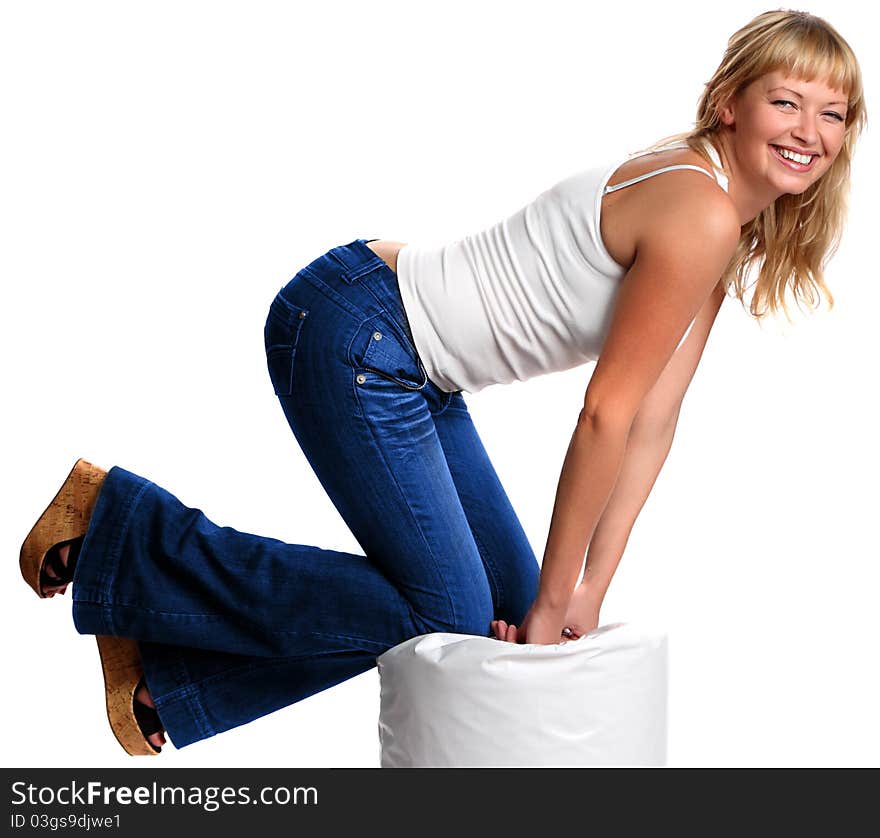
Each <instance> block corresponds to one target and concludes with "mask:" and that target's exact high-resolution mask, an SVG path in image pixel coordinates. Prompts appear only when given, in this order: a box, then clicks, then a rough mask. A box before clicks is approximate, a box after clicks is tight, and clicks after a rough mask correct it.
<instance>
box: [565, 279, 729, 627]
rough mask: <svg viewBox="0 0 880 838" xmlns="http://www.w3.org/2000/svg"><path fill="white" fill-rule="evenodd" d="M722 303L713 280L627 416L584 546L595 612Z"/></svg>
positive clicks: (666, 445) (662, 460)
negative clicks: (617, 460)
mask: <svg viewBox="0 0 880 838" xmlns="http://www.w3.org/2000/svg"><path fill="white" fill-rule="evenodd" d="M723 302H724V290H723V288H722V287H721V284H720V283H719V284H718V286H716V288H715V291H714V292H713V293H712V296H711V297H710V298H709V299H708V300H707V301H706V303H705V305H704V306H703V308H702V309H700V313H699V314H698V315H697V317H696V318H695V320H694V325H693V327H692V328H691V331H690V334H688V336H687V338H686V340H685V341H684V342H683V343H682V344H681V346H680V347H679V348H678V349H677V350H676V351H675V353H674V354H673V356H672V359H671V360H670V361H669V363H668V364H667V365H666V368H665V369H664V370H663V372H662V373H661V375H660V378H659V379H658V380H657V383H656V384H655V385H654V386H653V387H652V388H651V391H650V393H648V395H647V396H646V397H645V399H644V401H643V402H642V406H641V407H640V408H639V412H638V413H637V414H636V418H635V420H634V421H633V425H632V428H631V429H630V432H629V438H628V439H627V444H626V452H625V453H624V459H623V465H622V468H621V471H620V476H619V477H618V479H617V483H616V484H615V486H614V490H613V491H612V493H611V497H610V498H609V499H608V503H607V505H606V506H605V511H604V512H603V513H602V517H601V518H600V519H599V523H598V524H597V525H596V530H595V532H594V533H593V537H592V539H591V540H590V545H589V549H588V551H587V564H586V568H585V570H584V578H583V581H582V584H583V585H584V587H585V588H586V589H587V590H588V592H589V593H588V597H589V601H590V603H591V605H592V607H593V609H594V610H595V612H596V613H597V614H598V611H599V608H600V606H601V604H602V600H603V599H604V598H605V594H606V593H607V591H608V586H609V585H610V584H611V578H612V577H613V576H614V573H615V571H616V570H617V567H618V565H619V564H620V560H621V558H622V557H623V552H624V550H625V549H626V544H627V541H629V536H630V533H631V532H632V529H633V526H634V525H635V522H636V518H637V517H638V515H639V513H640V512H641V511H642V507H643V506H644V505H645V502H646V501H647V499H648V495H649V494H650V492H651V490H652V489H653V487H654V483H655V482H656V480H657V477H658V476H659V474H660V469H661V468H662V467H663V464H664V463H665V462H666V458H667V456H668V455H669V451H670V448H671V447H672V440H673V438H674V436H675V428H676V424H677V423H678V415H679V411H680V410H681V404H682V401H683V399H684V396H685V393H686V392H687V388H688V385H689V384H690V382H691V380H692V379H693V376H694V373H695V372H696V369H697V365H698V364H699V362H700V358H701V357H702V354H703V349H704V347H705V345H706V341H707V340H708V337H709V332H710V331H711V329H712V326H713V324H714V322H715V318H716V317H717V315H718V311H719V309H720V308H721V305H722V303H723Z"/></svg>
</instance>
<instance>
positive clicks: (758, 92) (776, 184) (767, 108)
mask: <svg viewBox="0 0 880 838" xmlns="http://www.w3.org/2000/svg"><path fill="white" fill-rule="evenodd" d="M720 116H721V121H722V123H723V124H724V125H725V126H727V127H728V128H730V129H731V134H730V137H729V139H730V141H731V144H732V147H733V150H734V153H735V154H736V157H737V160H738V161H739V164H740V166H741V167H742V168H743V169H746V170H748V174H749V180H751V181H752V182H753V183H755V184H757V183H758V182H760V181H764V184H765V185H766V187H767V188H768V191H769V192H772V193H777V194H779V195H782V194H784V193H791V194H798V193H800V192H803V191H804V190H805V189H806V188H807V187H808V186H810V185H811V184H813V183H815V182H816V180H818V179H819V178H820V177H822V175H823V174H825V172H827V171H828V169H829V168H830V167H831V164H832V163H833V162H834V160H835V158H836V157H837V155H838V153H839V152H840V149H841V147H842V146H843V139H844V132H845V128H846V126H845V122H844V118H845V117H846V95H845V94H844V93H843V91H840V90H834V89H833V88H830V87H828V86H827V85H826V84H825V83H824V81H823V80H819V79H814V80H813V81H809V82H807V81H803V80H802V79H798V78H795V77H793V76H789V75H787V74H786V73H784V72H773V73H767V74H766V75H764V76H761V77H760V78H758V79H756V80H755V81H754V82H752V83H751V84H750V85H749V86H748V87H747V88H746V89H745V90H743V91H742V92H741V93H740V94H739V95H738V96H737V97H736V98H735V99H734V100H733V101H732V102H730V103H729V104H728V105H727V106H726V107H725V108H724V109H723V110H722V111H721V114H720ZM779 146H784V147H786V148H788V149H794V150H796V151H806V152H810V153H811V156H810V162H809V163H808V164H807V165H803V164H802V163H800V162H797V161H790V160H785V159H784V158H783V156H782V154H783V153H782V152H781V151H780V149H779V148H778V147H779ZM802 159H803V158H801V160H802Z"/></svg>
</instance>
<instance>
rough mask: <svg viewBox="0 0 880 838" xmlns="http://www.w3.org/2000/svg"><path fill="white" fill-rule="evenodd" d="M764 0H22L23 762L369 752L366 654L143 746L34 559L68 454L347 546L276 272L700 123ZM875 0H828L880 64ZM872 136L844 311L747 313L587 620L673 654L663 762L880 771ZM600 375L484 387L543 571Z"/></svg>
mask: <svg viewBox="0 0 880 838" xmlns="http://www.w3.org/2000/svg"><path fill="white" fill-rule="evenodd" d="M768 8H773V7H772V6H769V5H768V4H766V3H760V2H759V3H747V2H727V3H722V4H714V5H711V6H706V5H705V4H703V3H683V2H668V3H662V4H657V3H647V2H635V3H633V2H629V3H621V4H611V6H610V10H608V11H602V7H601V5H599V4H592V3H590V4H588V3H583V2H553V1H552V0H548V1H547V2H543V3H541V4H536V3H534V2H518V3H517V2H473V1H472V2H461V0H446V2H444V3H443V4H439V3H438V4H431V5H428V4H415V3H409V2H385V0H376V1H374V2H371V3H356V2H351V3H343V2H327V3H322V4H315V3H310V4H300V3H292V2H291V3H269V2H248V3H243V2H241V3H226V2H210V3H208V2H205V3H197V2H181V0H176V1H175V2H152V3H149V4H147V3H140V4H136V3H120V2H78V3H76V4H71V3H32V2H28V3H25V2H19V3H6V4H4V11H3V15H2V17H3V20H2V22H0V71H2V77H3V79H4V84H3V91H2V97H3V100H2V103H3V113H4V129H3V132H2V135H0V143H2V146H3V148H2V161H3V169H4V173H3V186H2V193H3V197H2V235H3V239H4V244H3V247H2V253H0V258H2V273H3V297H4V300H3V306H2V309H0V311H2V315H0V316H2V333H0V340H2V351H3V361H4V363H3V378H4V384H5V386H4V396H5V398H4V403H5V409H4V411H3V424H4V427H5V431H4V433H3V446H4V450H3V463H4V465H5V469H4V476H3V480H2V484H0V485H2V492H3V499H2V500H3V514H2V547H3V552H4V553H5V555H6V557H7V560H6V566H5V570H4V571H3V580H4V584H3V585H2V586H0V597H2V629H3V638H4V654H3V662H4V668H5V672H4V675H5V676H6V677H5V679H4V681H5V688H4V693H3V722H4V724H3V734H2V735H3V749H2V751H3V757H2V760H3V762H4V763H5V764H6V765H8V766H41V765H57V766H115V765H119V766H132V765H136V766H145V765H149V766H150V767H154V766H158V765H163V766H340V767H343V766H378V762H379V745H378V736H377V727H376V722H377V715H378V709H379V701H378V687H379V684H378V673H377V670H376V669H373V670H371V671H369V672H367V673H364V674H363V675H361V676H358V677H357V678H354V679H352V680H350V681H347V682H345V683H343V684H341V685H339V686H337V687H334V688H332V689H330V690H327V691H325V692H323V693H321V694H318V695H315V696H312V697H310V698H308V699H306V700H304V701H302V702H300V703H298V704H295V705H292V706H290V707H287V708H284V709H283V710H280V711H278V712H276V713H274V714H271V715H270V716H267V717H264V718H262V719H259V720H257V721H256V722H253V723H251V724H248V725H245V726H242V727H240V728H238V729H236V730H232V731H229V732H226V733H223V734H220V735H218V736H216V737H213V738H211V739H209V740H205V741H202V742H199V743H196V744H194V745H191V746H188V747H186V748H182V749H180V750H176V749H175V748H174V747H173V746H172V745H171V744H170V743H169V744H168V745H167V746H166V747H165V749H164V750H163V753H162V755H161V756H160V757H159V758H157V759H155V760H153V759H141V760H133V759H131V758H130V757H128V756H127V755H126V754H125V753H124V752H123V751H122V749H121V748H119V746H118V745H117V743H116V741H115V739H114V738H113V736H112V734H111V733H110V731H109V728H108V726H107V722H106V717H105V715H104V709H103V686H102V681H101V674H100V667H99V664H98V656H97V651H96V648H95V644H94V640H93V639H92V638H91V637H89V636H83V635H79V634H77V633H76V631H75V629H74V627H73V624H72V620H71V613H70V607H71V600H70V595H69V594H68V595H67V596H65V597H64V598H58V597H56V598H55V600H54V601H43V600H38V599H37V597H35V596H34V595H33V593H32V592H31V591H30V590H28V588H27V587H26V586H25V585H24V584H23V583H22V580H21V578H20V575H19V570H18V565H17V555H18V550H19V547H20V544H21V541H22V540H23V538H24V536H25V535H26V534H27V531H28V529H29V528H30V526H31V524H32V523H33V521H34V520H35V519H36V517H37V516H38V515H39V514H40V512H41V511H42V510H43V508H44V507H45V505H46V503H48V501H49V500H50V499H51V497H52V495H53V494H54V492H55V491H56V489H57V487H58V485H60V483H61V481H62V480H63V478H64V477H65V475H66V474H67V472H68V471H69V469H70V467H71V466H72V464H73V462H74V460H75V459H76V458H77V457H80V456H83V457H86V458H87V459H89V460H91V461H93V462H95V463H97V464H99V465H102V466H103V467H105V468H109V467H110V466H111V465H114V464H116V465H120V466H123V467H124V468H127V469H129V470H131V471H134V472H136V473H138V474H141V475H143V476H145V477H148V478H150V479H151V480H154V481H155V482H157V483H158V484H159V485H161V486H163V487H164V488H166V489H168V490H169V491H171V492H172V493H174V494H175V495H176V496H177V497H179V498H180V499H181V500H182V501H183V502H184V503H186V504H187V505H190V506H195V507H198V508H200V509H202V510H203V511H204V512H205V513H206V514H207V515H208V517H209V518H210V519H211V520H213V521H214V522H216V523H218V524H221V525H228V526H233V527H235V528H236V529H239V530H243V531H246V532H255V533H260V534H264V535H270V536H273V537H276V538H281V539H284V540H286V541H291V542H299V543H304V544H312V545H317V546H321V547H326V548H330V549H338V550H349V551H352V552H360V548H359V545H358V544H357V542H355V540H354V538H353V537H352V536H351V534H350V533H349V531H348V530H347V528H346V526H345V524H344V522H343V521H342V520H341V518H340V517H339V516H338V514H337V513H336V511H335V509H334V507H333V506H332V504H331V502H330V501H329V499H328V498H327V497H326V495H325V494H324V492H323V490H322V488H321V486H320V484H319V483H318V481H317V479H316V478H315V476H314V474H313V473H312V471H311V468H310V466H309V465H308V463H307V461H306V460H305V458H304V457H303V455H302V454H301V452H300V450H299V447H298V446H297V443H296V441H295V440H294V438H293V436H292V435H291V433H290V431H289V429H288V427H287V424H286V422H285V420H284V416H283V414H282V412H281V409H280V407H279V405H278V402H277V400H276V398H275V396H274V395H273V393H272V389H271V385H270V382H269V378H268V374H267V372H266V367H265V357H264V353H263V345H262V328H263V323H264V320H265V316H266V311H267V308H268V305H269V302H270V301H271V299H272V297H273V296H274V294H275V292H276V291H277V290H278V289H279V288H280V287H281V286H282V285H283V284H284V283H285V282H286V281H287V280H288V279H289V278H290V277H291V276H292V275H293V274H294V273H295V272H296V271H297V270H298V269H299V268H300V267H302V266H303V265H305V264H306V263H307V262H309V261H311V260H312V259H313V258H315V257H316V256H318V255H320V254H321V253H323V252H324V251H326V250H327V249H328V248H330V247H332V246H334V245H337V244H342V243H345V242H348V241H351V240H352V239H354V238H356V237H363V238H373V237H378V238H387V239H395V240H398V241H413V242H416V241H423V242H438V241H445V240H447V239H452V238H454V237H458V236H462V235H466V234H468V233H471V232H475V231H477V230H479V229H482V228H483V227H485V226H488V225H490V224H493V223H495V222H496V221H498V220H500V219H501V218H503V217H506V216H507V215H509V214H510V213H512V212H514V211H515V210H517V209H519V208H520V207H521V206H522V205H524V204H525V203H527V202H528V201H530V200H532V199H533V198H534V197H535V196H536V195H537V194H538V193H539V192H541V191H543V190H544V189H546V188H548V187H549V186H550V185H552V184H553V183H555V182H556V181H557V180H560V179H561V178H563V177H566V176H567V175H569V174H571V173H573V172H575V171H578V170H580V169H583V168H586V167H588V166H590V165H593V164H594V163H595V162H596V161H601V160H604V159H606V157H607V156H608V155H614V154H618V153H621V152H623V153H625V152H628V151H631V150H635V149H637V148H641V147H643V146H645V145H648V144H649V143H651V142H653V141H655V140H657V139H659V138H660V137H662V136H665V135H667V134H670V133H673V132H676V131H681V130H687V129H688V128H689V127H690V126H691V125H692V124H693V119H694V114H695V110H696V103H697V99H698V97H699V95H700V92H701V90H702V85H703V84H704V83H705V82H706V81H707V80H708V79H709V78H710V76H711V75H712V73H713V72H714V69H715V68H716V66H717V65H718V62H719V61H720V59H721V56H722V53H723V50H724V48H725V45H726V42H727V38H728V37H729V36H730V35H731V34H732V33H733V32H734V31H735V30H736V29H738V28H739V27H740V26H742V25H744V24H745V23H746V22H747V21H748V20H750V19H751V18H752V17H754V16H755V15H757V14H759V13H761V12H763V11H766V10H767V9H768ZM865 8H866V7H865V6H864V4H862V3H856V2H849V0H847V1H846V2H841V0H837V2H834V3H812V4H810V8H809V11H811V12H813V13H814V14H818V15H821V16H824V17H826V19H828V20H829V21H830V22H831V23H832V25H834V26H835V27H836V28H837V29H838V31H839V32H840V33H841V34H842V35H843V36H844V37H845V38H847V40H848V41H849V43H850V44H851V46H852V47H853V48H854V50H855V52H856V54H857V55H858V56H859V58H860V60H861V62H862V68H863V71H864V75H865V85H866V89H867V94H868V105H869V109H870V108H871V102H872V98H871V97H872V92H873V90H874V89H875V85H876V83H877V75H878V74H877V64H876V50H875V49H874V48H873V47H874V41H873V35H874V32H873V29H872V28H871V27H870V26H869V25H868V21H867V20H865V18H864V15H865V14H867V13H868V12H866V11H863V10H864V9H865ZM876 156H877V143H876V140H872V137H871V135H870V132H868V133H866V134H865V136H864V138H863V140H862V143H861V145H860V146H859V148H858V151H857V155H856V159H855V162H854V166H853V191H852V194H851V210H850V218H849V223H848V225H847V228H846V232H845V236H844V239H843V241H842V244H841V247H840V249H839V251H838V254H837V255H836V257H835V258H833V259H832V261H831V262H830V264H829V266H828V269H827V275H826V279H827V282H828V284H829V286H830V287H831V289H832V291H833V292H834V294H835V298H836V306H835V308H834V310H833V311H832V312H831V313H828V312H827V311H826V310H825V309H824V308H822V309H820V310H819V311H818V312H817V313H815V314H812V315H807V314H802V315H798V319H797V324H796V325H794V326H788V325H787V324H786V323H785V320H784V318H780V321H778V322H777V323H775V324H770V325H766V326H764V327H763V328H762V327H760V326H759V325H758V324H757V323H756V322H755V321H753V320H752V319H751V318H750V316H748V314H747V313H746V312H745V311H744V310H743V309H742V308H741V306H740V304H739V303H738V302H736V301H735V300H732V299H731V300H728V301H726V302H725V305H724V307H723V309H722V311H721V314H720V316H719V319H718V322H717V324H716V326H715V329H714V331H713V333H712V336H711V338H710V341H709V344H708V346H707V348H706V351H705V354H704V357H703V360H702V363H701V366H700V369H699V370H698V371H697V374H696V376H695V379H694V381H693V383H692V385H691V388H690V390H689V392H688V394H687V396H686V398H685V402H684V407H683V410H682V414H681V419H680V422H679V426H678V431H677V435H676V438H675V442H674V444H673V448H672V452H671V454H670V456H669V459H668V460H667V463H666V465H665V467H664V470H663V472H662V473H661V475H660V477H659V479H658V481H657V483H656V486H655V488H654V490H653V493H652V495H651V497H650V498H649V499H648V502H647V504H646V506H645V508H644V510H643V512H642V514H641V516H640V518H639V520H638V522H637V524H636V527H635V530H634V532H633V534H632V537H631V539H630V543H629V545H628V548H627V551H626V554H625V556H624V557H623V560H622V562H621V566H620V569H619V570H618V572H617V574H616V576H615V578H614V580H613V582H612V585H611V589H610V591H609V594H608V596H607V598H606V600H605V605H604V608H603V611H602V616H601V623H602V624H605V623H609V622H613V621H629V622H634V623H635V622H638V623H640V624H647V625H653V626H659V627H661V628H663V629H664V630H666V631H667V632H668V636H669V645H670V717H669V764H670V765H674V766H684V765H690V766H749V765H751V766H770V765H785V766H809V765H833V766H839V765H861V766H866V765H877V764H878V763H880V758H878V756H880V723H878V720H877V713H876V709H877V707H878V706H880V686H878V679H877V672H876V669H877V639H878V636H880V617H878V613H880V612H878V609H877V603H876V599H877V592H878V589H880V567H878V561H877V559H878V550H877V545H876V541H875V529H874V527H875V525H876V517H877V512H876V500H877V470H878V465H880V462H878V460H880V458H878V445H877V441H876V440H877V437H876V431H877V427H878V413H877V408H876V400H875V389H876V382H877V371H876V356H877V349H876V347H877V319H876V313H877V310H878V305H880V299H878V287H877V269H876V264H875V262H874V247H875V245H876V232H875V229H874V226H873V224H871V223H870V221H871V218H872V216H871V215H869V213H870V212H871V208H870V207H869V201H870V200H871V198H872V196H873V195H874V194H875V193H876V192H877V189H878V186H880V184H878V178H877V167H876V165H873V164H872V163H871V161H872V160H875V159H876ZM592 369H593V366H592V365H588V366H586V367H582V368H578V369H575V370H571V371H568V372H566V373H560V374H555V375H550V376H545V377H541V378H537V379H532V380H530V381H528V382H526V383H516V384H512V385H508V386H498V387H490V388H488V389H487V390H484V391H482V392H480V393H477V394H473V395H470V396H466V399H467V402H468V405H469V407H470V409H471V412H472V415H473V417H474V421H475V423H476V425H477V428H478V430H479V431H480V433H481V435H482V437H483V440H484V442H485V445H486V447H487V448H488V450H489V453H490V455H491V456H492V458H493V461H494V463H495V466H496V468H497V470H498V472H499V474H500V476H501V479H502V481H503V482H504V484H505V486H506V487H507V490H508V493H509V495H510V497H511V499H512V501H513V503H514V506H515V508H516V509H517V511H518V513H519V515H520V517H521V520H522V522H523V525H524V526H525V529H526V531H527V533H528V535H529V537H530V539H531V541H532V544H533V546H534V548H535V550H536V553H537V555H538V556H539V557H540V556H541V554H542V552H543V548H544V543H545V539H546V535H547V527H548V525H549V519H550V513H551V510H552V505H553V498H554V494H555V490H556V483H557V479H558V476H559V469H560V467H561V464H562V460H563V456H564V453H565V450H566V447H567V445H568V442H569V439H570V436H571V431H572V429H573V426H574V422H575V420H576V417H577V412H578V410H579V407H580V404H581V400H582V398H583V393H584V390H585V388H586V385H587V382H588V380H589V376H590V373H591V372H592Z"/></svg>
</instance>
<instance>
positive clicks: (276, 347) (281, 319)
mask: <svg viewBox="0 0 880 838" xmlns="http://www.w3.org/2000/svg"><path fill="white" fill-rule="evenodd" d="M308 314H309V312H308V310H307V309H305V308H302V307H301V306H298V305H296V304H295V303H291V302H290V301H289V300H286V299H285V298H284V297H282V296H280V295H279V296H276V297H275V299H274V300H273V301H272V305H271V306H269V314H268V316H267V317H266V325H265V327H264V329H263V343H264V345H265V348H266V363H267V365H268V367H269V378H270V379H271V380H272V389H273V390H274V391H275V395H276V396H289V395H291V393H292V392H293V362H294V358H295V357H296V347H297V343H298V342H299V336H300V333H301V332H302V328H303V323H304V322H305V320H306V318H307V317H308Z"/></svg>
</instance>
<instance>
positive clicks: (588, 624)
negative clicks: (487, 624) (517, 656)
mask: <svg viewBox="0 0 880 838" xmlns="http://www.w3.org/2000/svg"><path fill="white" fill-rule="evenodd" d="M601 604H602V602H601V599H600V598H599V597H598V596H596V594H595V593H594V592H593V591H592V590H590V589H588V588H587V587H586V586H585V585H584V584H583V583H581V584H580V585H578V586H577V587H576V588H575V589H574V593H573V594H572V595H571V600H570V601H569V604H568V608H567V609H566V611H565V616H564V617H563V619H562V629H560V631H559V635H558V637H557V635H556V634H552V633H551V634H549V635H548V636H549V638H550V639H547V640H545V639H533V638H538V637H539V635H538V633H537V632H538V631H541V628H540V627H539V628H538V629H536V633H535V634H532V633H531V632H530V625H531V621H532V619H533V614H534V613H535V612H536V608H535V605H532V607H531V609H529V612H528V614H526V616H525V617H524V618H523V621H522V623H521V624H520V626H519V627H518V628H517V626H515V625H513V624H512V623H511V624H509V625H508V623H506V622H505V621H504V620H493V621H492V631H493V632H494V633H495V637H496V638H497V639H498V640H507V641H508V642H510V643H566V642H567V641H569V640H577V639H578V638H579V637H582V636H583V635H585V634H587V633H588V632H590V631H592V630H593V629H595V628H597V627H598V625H599V609H600V607H601ZM537 611H538V613H540V609H537ZM538 619H539V621H540V622H541V623H542V624H546V623H547V621H548V620H547V617H545V616H543V615H542V616H540V617H539V618H538ZM550 622H551V623H552V620H551V621H550ZM549 631H552V628H551V629H549ZM563 632H565V633H563ZM526 638H527V639H526ZM541 638H543V634H542V635H541Z"/></svg>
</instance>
